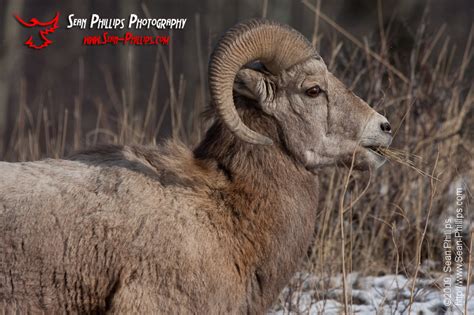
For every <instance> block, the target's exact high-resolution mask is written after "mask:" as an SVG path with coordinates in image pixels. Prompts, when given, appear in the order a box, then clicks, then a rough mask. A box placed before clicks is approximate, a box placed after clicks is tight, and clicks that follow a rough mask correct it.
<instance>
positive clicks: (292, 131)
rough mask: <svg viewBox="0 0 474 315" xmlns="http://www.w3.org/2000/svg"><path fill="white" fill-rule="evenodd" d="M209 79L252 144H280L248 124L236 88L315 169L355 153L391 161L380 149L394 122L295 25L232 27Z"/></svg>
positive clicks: (223, 108)
mask: <svg viewBox="0 0 474 315" xmlns="http://www.w3.org/2000/svg"><path fill="white" fill-rule="evenodd" d="M256 60H258V63H254V64H253V65H254V66H250V67H245V68H244V69H241V68H242V66H244V65H246V64H248V63H250V62H254V61H256ZM209 83H210V89H211V96H212V99H213V102H214V104H215V106H216V109H217V112H218V113H219V115H220V118H221V119H222V120H223V122H224V123H225V124H226V125H227V127H228V128H229V129H230V130H231V131H232V132H233V133H234V134H235V135H236V136H237V137H239V138H240V139H242V140H244V141H246V142H249V143H253V144H257V145H272V143H273V141H272V139H269V138H268V137H266V136H264V135H262V134H259V133H256V132H255V131H253V130H251V129H249V128H248V127H247V126H246V125H245V124H244V123H243V122H242V120H241V119H240V117H239V115H238V113H237V111H236V109H235V106H234V104H233V94H232V93H233V91H234V92H235V93H238V94H240V95H243V96H245V97H247V98H251V99H253V100H255V101H256V104H258V107H259V109H260V110H262V112H263V113H265V114H266V115H270V116H272V117H274V119H275V120H276V121H277V122H278V124H279V126H280V129H281V130H282V133H283V135H282V136H283V141H284V145H285V146H286V147H287V148H288V150H289V152H290V153H291V154H292V155H293V156H294V157H295V158H296V159H297V160H299V161H300V162H301V163H303V164H304V165H305V166H306V167H307V168H308V169H310V170H315V169H317V168H318V167H321V166H328V165H335V164H338V163H350V161H351V160H352V157H353V155H354V152H355V153H356V154H355V156H356V159H355V165H356V167H358V168H368V167H378V166H380V165H382V164H383V162H384V159H383V158H382V157H381V156H380V155H378V154H377V153H376V152H374V150H373V148H375V147H379V146H383V147H385V146H388V145H390V142H391V140H392V136H391V129H390V124H389V123H388V121H387V119H386V118H385V117H384V116H382V115H380V114H378V113H377V112H376V111H375V110H373V109H372V108H371V107H370V106H369V105H368V104H367V103H365V102H364V101H363V100H361V99H360V98H359V97H357V96H356V95H354V94H353V93H352V92H351V91H349V90H348V89H347V88H346V87H345V86H344V84H342V83H341V82H340V81H339V80H338V79H337V78H336V77H335V76H334V75H332V74H331V73H330V72H329V71H328V70H327V67H326V65H325V64H324V61H323V60H322V59H321V57H320V56H319V55H318V54H317V52H316V51H315V50H314V49H313V48H312V46H311V45H310V43H309V42H308V41H307V40H306V39H305V38H304V37H303V36H302V35H301V34H300V33H298V32H297V31H295V30H293V29H291V28H289V27H288V26H284V25H280V24H277V23H275V22H270V21H266V20H251V21H248V22H245V23H242V24H238V25H237V26H235V27H233V28H232V29H230V30H229V31H228V32H227V33H226V35H224V37H223V38H222V39H221V40H220V42H219V43H218V45H217V47H216V49H215V50H214V53H213V55H212V57H211V62H210V64H209Z"/></svg>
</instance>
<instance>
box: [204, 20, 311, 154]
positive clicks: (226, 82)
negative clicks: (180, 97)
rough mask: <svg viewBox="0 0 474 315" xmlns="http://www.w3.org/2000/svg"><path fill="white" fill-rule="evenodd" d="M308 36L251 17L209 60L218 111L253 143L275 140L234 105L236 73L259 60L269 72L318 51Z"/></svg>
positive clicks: (225, 38) (228, 35) (229, 34)
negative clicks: (259, 130) (242, 116)
mask: <svg viewBox="0 0 474 315" xmlns="http://www.w3.org/2000/svg"><path fill="white" fill-rule="evenodd" d="M315 54H316V53H315V51H314V50H313V48H312V46H311V44H310V43H309V42H308V40H307V39H306V38H305V37H304V36H303V35H301V34H300V33H299V32H297V31H296V30H294V29H292V28H291V27H289V26H286V25H281V24H279V23H276V22H272V21H268V20H262V19H260V20H257V19H254V20H249V21H246V22H243V23H240V24H237V25H236V26H234V27H232V28H231V29H229V30H228V31H227V32H226V33H225V34H224V36H223V37H222V38H221V39H220V41H219V42H218V43H217V46H216V48H215V49H214V51H213V53H212V55H211V58H210V61H209V88H210V91H211V98H212V101H213V103H214V105H215V106H216V109H217V112H218V115H219V116H220V118H221V119H222V121H223V122H224V123H225V124H226V125H227V127H228V128H229V129H230V130H231V131H232V132H233V133H234V134H235V135H236V136H237V137H239V138H240V139H242V140H244V141H246V142H249V143H254V144H267V145H268V144H272V140H271V139H269V138H268V137H265V136H263V135H261V134H259V133H257V132H255V131H253V130H251V129H250V128H249V127H247V126H246V125H245V124H244V123H243V122H242V120H241V119H240V117H239V115H238V113H237V110H236V108H235V106H234V101H233V96H232V88H233V84H234V79H235V75H236V74H237V72H238V71H239V70H240V68H241V67H242V66H244V65H245V64H247V63H249V62H251V61H254V60H260V61H261V62H262V63H263V64H264V65H265V66H266V67H267V69H268V70H270V72H272V73H274V74H277V73H278V72H280V71H282V70H285V69H288V68H289V67H291V66H292V65H294V64H296V63H299V62H301V61H303V60H306V59H308V58H309V57H311V56H313V55H315Z"/></svg>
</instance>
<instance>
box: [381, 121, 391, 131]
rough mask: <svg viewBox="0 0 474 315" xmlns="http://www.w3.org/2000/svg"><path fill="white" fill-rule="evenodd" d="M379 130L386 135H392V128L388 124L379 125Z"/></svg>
mask: <svg viewBox="0 0 474 315" xmlns="http://www.w3.org/2000/svg"><path fill="white" fill-rule="evenodd" d="M380 129H382V131H383V132H386V133H392V126H390V124H389V123H388V122H384V123H381V124H380Z"/></svg>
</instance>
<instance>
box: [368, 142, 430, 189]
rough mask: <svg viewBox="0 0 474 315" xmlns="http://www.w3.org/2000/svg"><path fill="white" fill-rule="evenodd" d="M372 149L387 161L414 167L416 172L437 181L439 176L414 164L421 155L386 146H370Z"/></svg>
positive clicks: (419, 159)
mask: <svg viewBox="0 0 474 315" xmlns="http://www.w3.org/2000/svg"><path fill="white" fill-rule="evenodd" d="M372 150H373V151H374V152H375V153H377V154H378V155H380V156H383V157H385V158H386V159H388V160H389V161H394V162H397V163H399V164H401V165H405V166H408V167H409V168H411V169H414V170H415V171H416V172H417V173H419V174H421V175H423V176H427V177H429V178H431V179H434V180H437V181H439V178H437V177H434V176H432V175H431V174H428V173H427V172H425V171H423V170H422V169H420V168H419V167H417V166H416V161H421V157H420V156H418V155H415V154H411V153H409V152H407V151H404V150H400V149H394V148H387V147H376V148H372Z"/></svg>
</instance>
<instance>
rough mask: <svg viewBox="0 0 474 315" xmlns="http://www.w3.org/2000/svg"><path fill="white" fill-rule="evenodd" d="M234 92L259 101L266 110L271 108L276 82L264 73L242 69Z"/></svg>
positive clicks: (235, 82) (237, 77) (236, 80)
mask: <svg viewBox="0 0 474 315" xmlns="http://www.w3.org/2000/svg"><path fill="white" fill-rule="evenodd" d="M234 92H235V93H237V94H240V95H242V96H245V97H248V98H250V99H252V100H255V101H257V102H258V103H259V105H260V106H261V108H262V109H263V110H264V111H265V112H266V111H267V110H270V109H271V104H273V99H274V95H275V92H276V91H275V84H273V82H272V81H271V80H270V78H269V77H268V76H267V75H265V74H264V73H261V72H258V71H255V70H252V69H241V70H240V71H239V72H237V76H236V78H235V81H234Z"/></svg>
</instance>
